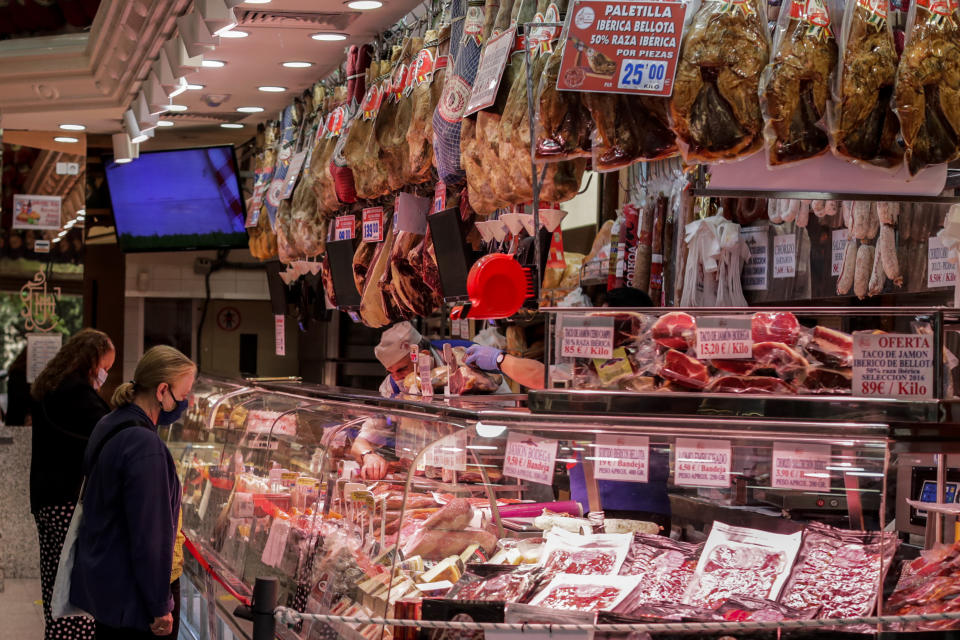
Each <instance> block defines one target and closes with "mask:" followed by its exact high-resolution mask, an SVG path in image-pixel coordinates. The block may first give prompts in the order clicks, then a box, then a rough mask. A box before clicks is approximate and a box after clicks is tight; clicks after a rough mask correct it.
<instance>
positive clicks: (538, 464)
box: [503, 431, 558, 485]
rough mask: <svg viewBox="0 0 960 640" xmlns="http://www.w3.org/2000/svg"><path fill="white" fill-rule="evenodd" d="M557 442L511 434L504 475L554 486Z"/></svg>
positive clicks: (505, 456)
mask: <svg viewBox="0 0 960 640" xmlns="http://www.w3.org/2000/svg"><path fill="white" fill-rule="evenodd" d="M557 444H558V443H557V441H556V440H550V439H549V438H540V437H538V436H533V435H530V434H527V433H517V432H516V431H514V432H511V433H510V435H509V436H507V448H506V451H505V452H504V455H503V475H505V476H510V477H511V478H519V479H520V480H528V481H530V482H536V483H538V484H546V485H552V484H553V465H554V463H555V462H556V460H557Z"/></svg>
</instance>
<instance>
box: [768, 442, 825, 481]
mask: <svg viewBox="0 0 960 640" xmlns="http://www.w3.org/2000/svg"><path fill="white" fill-rule="evenodd" d="M829 464H830V445H828V444H825V445H819V444H793V443H790V442H774V443H773V467H772V469H771V471H770V479H771V483H772V485H773V488H774V489H799V490H802V491H830V471H829V470H828V469H827V466H828V465H829Z"/></svg>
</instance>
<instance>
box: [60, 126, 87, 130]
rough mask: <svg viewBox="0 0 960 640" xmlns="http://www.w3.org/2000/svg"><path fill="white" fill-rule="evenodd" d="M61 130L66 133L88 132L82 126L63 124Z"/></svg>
mask: <svg viewBox="0 0 960 640" xmlns="http://www.w3.org/2000/svg"><path fill="white" fill-rule="evenodd" d="M60 128H61V129H63V130H64V131H86V130H87V128H86V127H85V126H83V125H82V124H62V125H60Z"/></svg>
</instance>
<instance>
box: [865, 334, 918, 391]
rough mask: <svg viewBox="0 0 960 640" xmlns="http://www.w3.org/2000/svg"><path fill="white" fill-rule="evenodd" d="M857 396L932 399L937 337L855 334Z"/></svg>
mask: <svg viewBox="0 0 960 640" xmlns="http://www.w3.org/2000/svg"><path fill="white" fill-rule="evenodd" d="M853 395H855V396H867V397H879V398H900V399H907V400H922V399H928V400H929V399H932V398H933V397H934V393H933V336H932V335H929V334H917V333H879V334H874V333H870V332H866V331H864V332H857V333H855V334H853Z"/></svg>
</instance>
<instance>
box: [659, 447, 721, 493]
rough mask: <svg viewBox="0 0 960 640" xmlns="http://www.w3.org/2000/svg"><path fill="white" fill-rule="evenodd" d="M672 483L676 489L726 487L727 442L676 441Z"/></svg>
mask: <svg viewBox="0 0 960 640" xmlns="http://www.w3.org/2000/svg"><path fill="white" fill-rule="evenodd" d="M674 455H675V456H676V459H675V460H674V474H673V481H674V484H676V485H677V486H679V487H729V486H730V458H731V456H730V441H729V440H703V439H701V438H677V442H676V445H674Z"/></svg>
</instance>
